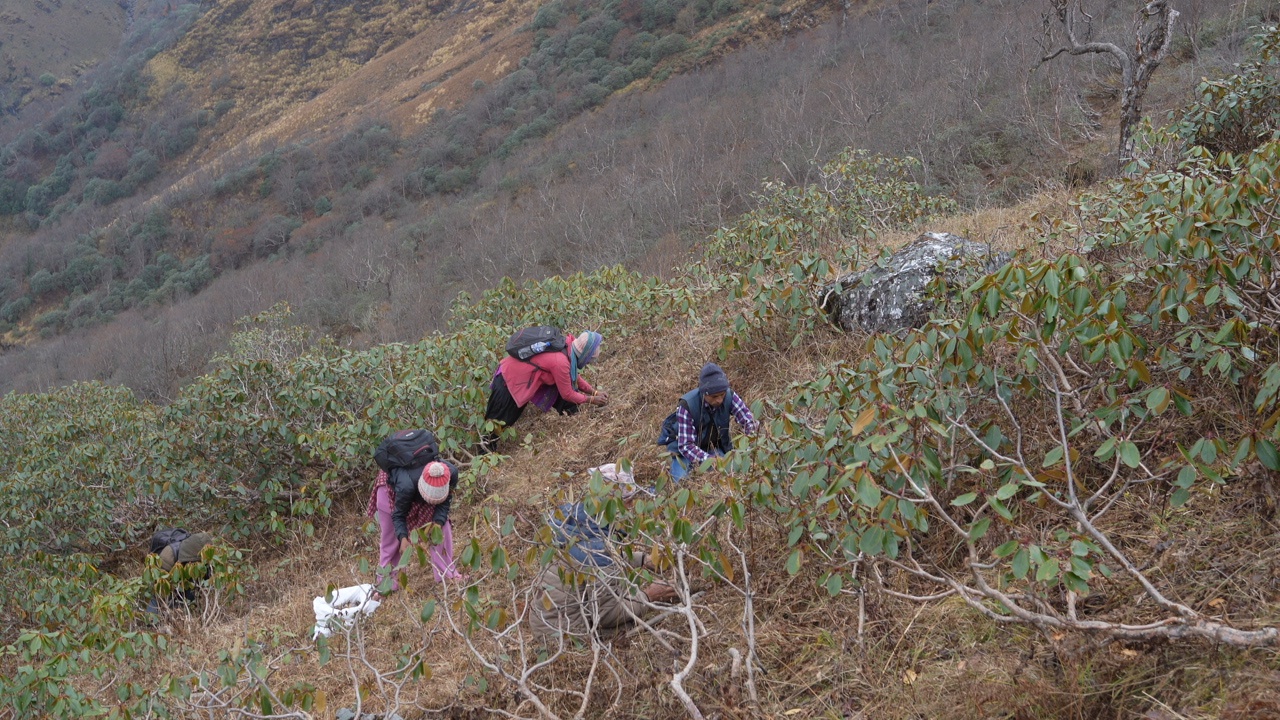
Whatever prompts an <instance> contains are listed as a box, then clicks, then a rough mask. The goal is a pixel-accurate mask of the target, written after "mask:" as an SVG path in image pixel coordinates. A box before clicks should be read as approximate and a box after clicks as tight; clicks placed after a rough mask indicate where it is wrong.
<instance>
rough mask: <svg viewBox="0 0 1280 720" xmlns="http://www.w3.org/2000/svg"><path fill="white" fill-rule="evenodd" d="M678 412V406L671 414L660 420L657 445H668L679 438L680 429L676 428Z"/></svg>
mask: <svg viewBox="0 0 1280 720" xmlns="http://www.w3.org/2000/svg"><path fill="white" fill-rule="evenodd" d="M679 412H680V409H679V408H677V409H675V410H672V411H671V414H670V415H668V416H667V417H666V419H665V420H663V421H662V429H661V430H659V431H658V444H659V445H670V444H671V443H673V442H675V441H676V440H679V439H680V435H679V432H680V431H679V430H677V429H676V414H677V413H679Z"/></svg>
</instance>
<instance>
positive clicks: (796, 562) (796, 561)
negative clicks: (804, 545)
mask: <svg viewBox="0 0 1280 720" xmlns="http://www.w3.org/2000/svg"><path fill="white" fill-rule="evenodd" d="M798 572H800V548H796V549H795V550H792V551H791V557H789V558H787V574H788V575H795V574H796V573H798Z"/></svg>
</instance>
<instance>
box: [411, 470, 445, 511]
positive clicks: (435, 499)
mask: <svg viewBox="0 0 1280 720" xmlns="http://www.w3.org/2000/svg"><path fill="white" fill-rule="evenodd" d="M449 475H450V472H449V466H448V465H446V464H444V463H442V462H440V461H439V460H436V461H434V462H429V463H427V466H426V467H424V468H422V477H420V478H418V494H419V495H421V496H422V499H423V500H425V501H427V502H429V503H431V504H432V505H439V504H440V503H442V502H444V499H445V498H447V497H449Z"/></svg>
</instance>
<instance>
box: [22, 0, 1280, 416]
mask: <svg viewBox="0 0 1280 720" xmlns="http://www.w3.org/2000/svg"><path fill="white" fill-rule="evenodd" d="M1275 5H1276V3H1274V2H1271V3H1257V2H1244V1H1243V0H1237V1H1236V2H1233V3H1228V4H1222V5H1219V4H1214V5H1205V4H1195V5H1191V6H1187V7H1186V8H1184V9H1185V12H1184V14H1183V19H1182V20H1180V21H1179V22H1180V25H1179V35H1178V38H1177V42H1176V43H1175V50H1174V53H1173V54H1172V55H1171V57H1170V58H1169V60H1168V61H1167V62H1166V63H1165V64H1164V65H1163V66H1162V67H1161V68H1160V70H1159V72H1158V73H1157V74H1156V76H1155V79H1154V83H1153V87H1152V91H1151V93H1150V98H1149V100H1150V102H1149V109H1150V110H1151V111H1152V112H1153V113H1156V114H1158V112H1159V109H1160V108H1168V107H1171V106H1172V105H1173V104H1176V103H1177V102H1179V100H1177V99H1175V98H1181V97H1185V93H1186V92H1187V91H1188V90H1189V89H1190V88H1191V87H1192V86H1193V85H1194V83H1195V82H1197V81H1198V80H1199V78H1201V77H1203V76H1206V75H1208V76H1214V75H1218V74H1220V73H1221V72H1222V71H1223V70H1225V69H1227V68H1229V67H1230V65H1231V64H1232V63H1234V62H1237V61H1238V60H1239V58H1240V56H1241V53H1242V52H1243V51H1244V49H1245V48H1246V47H1247V45H1246V43H1244V42H1243V40H1244V39H1245V38H1247V37H1248V35H1249V34H1250V33H1251V32H1252V30H1251V29H1250V28H1251V27H1253V26H1254V25H1256V24H1257V23H1258V22H1259V21H1261V20H1263V19H1264V18H1266V17H1269V15H1268V13H1271V12H1272V11H1273V10H1274V7H1275ZM1092 6H1093V7H1094V10H1095V12H1094V14H1093V17H1094V20H1093V28H1094V30H1093V31H1094V33H1095V34H1096V35H1097V36H1099V37H1109V38H1113V39H1117V40H1118V41H1119V40H1120V39H1122V38H1124V37H1125V34H1126V33H1128V32H1130V26H1131V19H1132V18H1131V13H1130V11H1129V8H1128V7H1127V6H1126V5H1124V4H1123V3H1114V2H1101V1H1099V2H1096V3H1093V4H1092ZM159 9H160V10H163V8H159ZM178 14H180V15H181V17H180V18H178V19H179V20H180V21H181V22H177V23H174V24H172V25H171V26H166V27H167V29H164V30H163V32H161V31H160V30H157V31H156V32H153V33H151V34H150V35H145V36H139V38H138V39H136V40H131V41H129V48H128V50H129V52H128V53H127V55H125V56H122V57H123V58H124V59H123V60H122V61H121V62H118V63H112V68H111V69H112V70H113V71H114V74H112V75H106V74H104V75H103V77H101V78H99V79H95V80H94V82H93V83H92V86H91V87H86V89H85V92H84V93H83V94H82V95H80V96H79V97H78V98H77V100H76V101H75V102H74V103H71V104H68V105H67V106H65V107H63V108H61V109H59V110H58V111H57V112H53V113H51V114H49V115H48V116H47V117H44V118H43V119H41V120H40V121H39V122H38V123H36V124H34V125H32V126H31V127H28V128H27V129H25V130H24V131H23V132H21V133H20V134H18V135H17V137H16V138H14V140H13V141H12V142H10V143H9V144H8V145H7V146H6V147H4V148H3V149H0V350H2V353H0V390H4V389H11V388H12V389H31V388H39V387H49V386H51V385H59V384H64V383H67V382H70V381H74V380H77V379H88V378H96V379H103V380H109V381H112V382H122V383H126V384H128V385H129V386H130V387H133V388H135V389H138V390H141V391H143V392H144V393H145V394H146V395H147V396H148V397H153V398H168V397H173V395H174V394H175V393H176V392H177V391H178V389H179V388H180V387H181V385H182V384H183V383H185V382H187V381H188V380H190V379H191V378H193V377H195V376H196V375H198V374H199V373H200V372H202V371H203V370H205V369H206V367H207V364H208V362H209V358H210V357H212V356H213V355H215V354H217V353H218V352H220V351H221V350H222V349H223V344H224V343H225V342H226V339H227V337H228V333H229V331H230V328H231V326H232V324H233V323H234V322H235V320H236V319H237V318H239V317H241V316H243V315H246V314H252V313H256V312H261V311H262V310H264V309H266V308H267V307H270V306H271V305H273V304H274V303H276V302H281V301H286V302H289V303H291V304H292V305H293V306H294V307H295V308H296V309H297V311H298V314H299V317H301V318H302V319H303V320H304V321H305V322H307V323H308V324H309V325H311V326H312V327H314V328H315V329H316V330H317V331H320V332H323V333H327V334H330V335H332V336H334V337H335V338H338V339H339V340H340V341H341V342H347V343H351V344H353V345H355V346H367V345H368V344H370V343H376V342H384V341H391V340H404V339H412V338H416V337H420V336H421V335H422V334H423V333H425V332H428V331H430V330H432V329H435V328H439V327H441V326H442V324H443V323H444V321H445V318H446V317H447V314H448V308H449V306H450V304H451V303H452V302H453V300H454V298H456V297H457V296H458V294H459V293H460V292H466V293H470V294H472V295H474V294H475V293H476V292H479V291H483V290H484V289H486V288H489V287H492V286H493V284H494V283H496V282H499V281H500V280H501V279H502V278H503V277H504V276H511V277H516V278H519V279H524V278H534V277H541V276H545V275H547V274H554V273H563V272H572V271H575V270H578V269H589V268H595V267H600V266H604V265H612V264H615V263H626V264H628V266H630V267H633V268H643V269H645V270H646V271H659V272H666V271H669V270H670V268H671V267H672V266H673V265H675V264H677V263H679V262H681V261H682V259H683V258H684V257H685V253H687V252H688V250H690V249H691V248H692V247H693V246H695V245H696V244H698V243H700V242H702V241H703V239H704V238H705V237H706V236H707V235H708V234H709V233H711V232H713V231H714V230H715V229H716V228H717V227H719V226H720V225H722V224H723V223H724V222H725V221H726V218H729V217H732V216H734V215H736V214H738V213H740V212H742V211H744V210H746V209H748V208H750V207H751V206H752V205H753V204H754V203H755V202H756V200H755V198H754V195H755V194H756V191H757V190H758V189H759V182H760V181H761V180H762V179H768V178H786V179H788V180H790V181H792V182H796V183H800V184H803V183H805V182H808V181H811V180H812V179H813V178H814V177H815V172H816V169H817V168H818V167H819V166H820V165H821V163H822V162H823V161H824V160H825V159H826V158H828V157H829V156H830V154H831V153H832V152H834V151H835V149H836V148H840V147H844V146H850V145H851V146H856V147H863V148H868V149H871V150H874V151H878V152H883V153H886V154H890V155H898V156H900V155H914V156H918V157H920V158H921V160H922V161H923V162H922V163H921V165H919V166H918V167H917V168H916V169H915V170H913V173H914V174H915V177H916V179H917V180H918V181H920V182H922V183H923V184H925V185H926V186H928V187H930V188H931V189H934V190H938V191H940V192H944V193H947V194H950V195H952V196H954V197H956V198H957V199H958V200H959V201H960V202H961V203H962V204H963V205H964V206H966V207H981V206H984V205H989V204H1007V203H1013V202H1018V201H1020V200H1022V199H1025V198H1026V197H1028V196H1029V195H1030V194H1031V193H1033V192H1034V191H1035V190H1036V189H1037V188H1039V187H1043V186H1045V185H1059V184H1062V183H1071V184H1079V183H1089V182H1092V181H1093V180H1096V179H1097V178H1099V177H1104V176H1106V175H1107V174H1108V173H1110V172H1113V171H1114V159H1112V158H1111V157H1109V156H1108V153H1109V152H1110V151H1111V150H1112V148H1113V147H1114V146H1113V144H1112V142H1111V140H1110V139H1109V138H1110V137H1111V135H1112V133H1113V132H1114V127H1115V117H1116V110H1117V106H1118V104H1119V103H1118V97H1119V95H1118V93H1117V88H1116V81H1117V78H1116V76H1115V74H1114V73H1113V72H1112V70H1111V68H1110V67H1109V66H1108V65H1107V64H1106V63H1105V62H1097V61H1094V62H1079V61H1066V60H1065V59H1062V60H1059V61H1056V62H1054V63H1049V64H1047V65H1038V64H1037V63H1038V61H1039V60H1040V58H1041V57H1042V56H1043V49H1042V48H1041V46H1040V44H1041V42H1042V37H1041V36H1042V34H1043V29H1044V28H1043V14H1042V12H1041V8H1040V6H1039V5H1038V4H1035V3H1027V2H1023V1H1022V0H989V1H988V2H984V3H971V2H965V1H962V0H943V1H938V0H934V1H932V2H926V1H925V0H894V1H888V0H876V1H868V2H859V3H845V4H833V3H822V2H806V1H805V0H786V1H784V2H778V1H777V0H626V1H623V0H554V1H553V2H549V3H545V4H542V5H541V6H535V5H534V4H532V3H520V2H511V1H510V0H509V1H508V2H498V3H493V2H490V3H454V4H437V5H421V6H419V5H411V4H406V3H389V4H384V5H377V6H373V5H368V4H354V5H351V4H347V5H344V4H332V3H318V4H312V5H305V4H282V3H278V2H268V1H267V0H258V1H256V2H249V1H248V0H242V1H240V2H229V3H221V4H217V5H214V6H212V7H206V6H204V5H198V4H187V5H184V6H183V7H182V8H181V12H180V13H178ZM163 17H165V16H164V15H163V14H161V15H160V16H159V18H163ZM159 18H157V19H159ZM157 27H159V26H157ZM188 27H189V28H190V31H189V32H186V33H185V34H184V35H182V37H177V34H179V33H182V32H183V31H185V30H186V29H187V28H188ZM991 27H1001V28H1005V29H1006V31H1007V32H1006V33H1005V36H1004V38H1003V40H1002V42H1001V43H982V42H974V38H979V37H982V36H983V34H984V33H987V32H989V28H991ZM139 32H140V31H135V33H134V35H138V34H139ZM175 38H176V39H175ZM366 58H369V59H367V60H366ZM1028 68H1035V71H1034V72H1032V73H1028V72H1027V71H1028ZM82 85H85V86H88V85H89V83H87V82H86V83H82ZM246 288H248V289H250V291H248V292H246Z"/></svg>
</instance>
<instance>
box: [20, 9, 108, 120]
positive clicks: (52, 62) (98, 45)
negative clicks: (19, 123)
mask: <svg viewBox="0 0 1280 720" xmlns="http://www.w3.org/2000/svg"><path fill="white" fill-rule="evenodd" d="M131 5H132V1H131V0H119V2H117V1H116V0H5V2H4V3H3V4H2V5H0V123H4V122H5V120H6V118H5V116H6V115H8V114H11V113H14V112H16V111H17V110H18V109H19V108H20V107H22V106H23V105H24V104H26V103H28V102H30V101H32V100H35V99H38V98H42V97H47V96H50V95H57V94H59V93H62V92H65V91H66V90H67V88H68V87H70V85H71V83H72V82H73V81H74V80H75V78H76V77H77V76H79V75H80V74H81V73H83V72H84V71H85V70H87V69H88V68H90V67H92V66H94V65H96V64H97V63H98V62H99V61H100V60H102V59H103V58H105V57H107V56H108V55H110V54H111V52H112V51H113V50H115V48H116V46H117V45H119V44H120V39H121V38H122V37H123V36H124V32H125V29H126V26H127V24H128V22H129V21H130V20H131V12H132V7H131Z"/></svg>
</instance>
